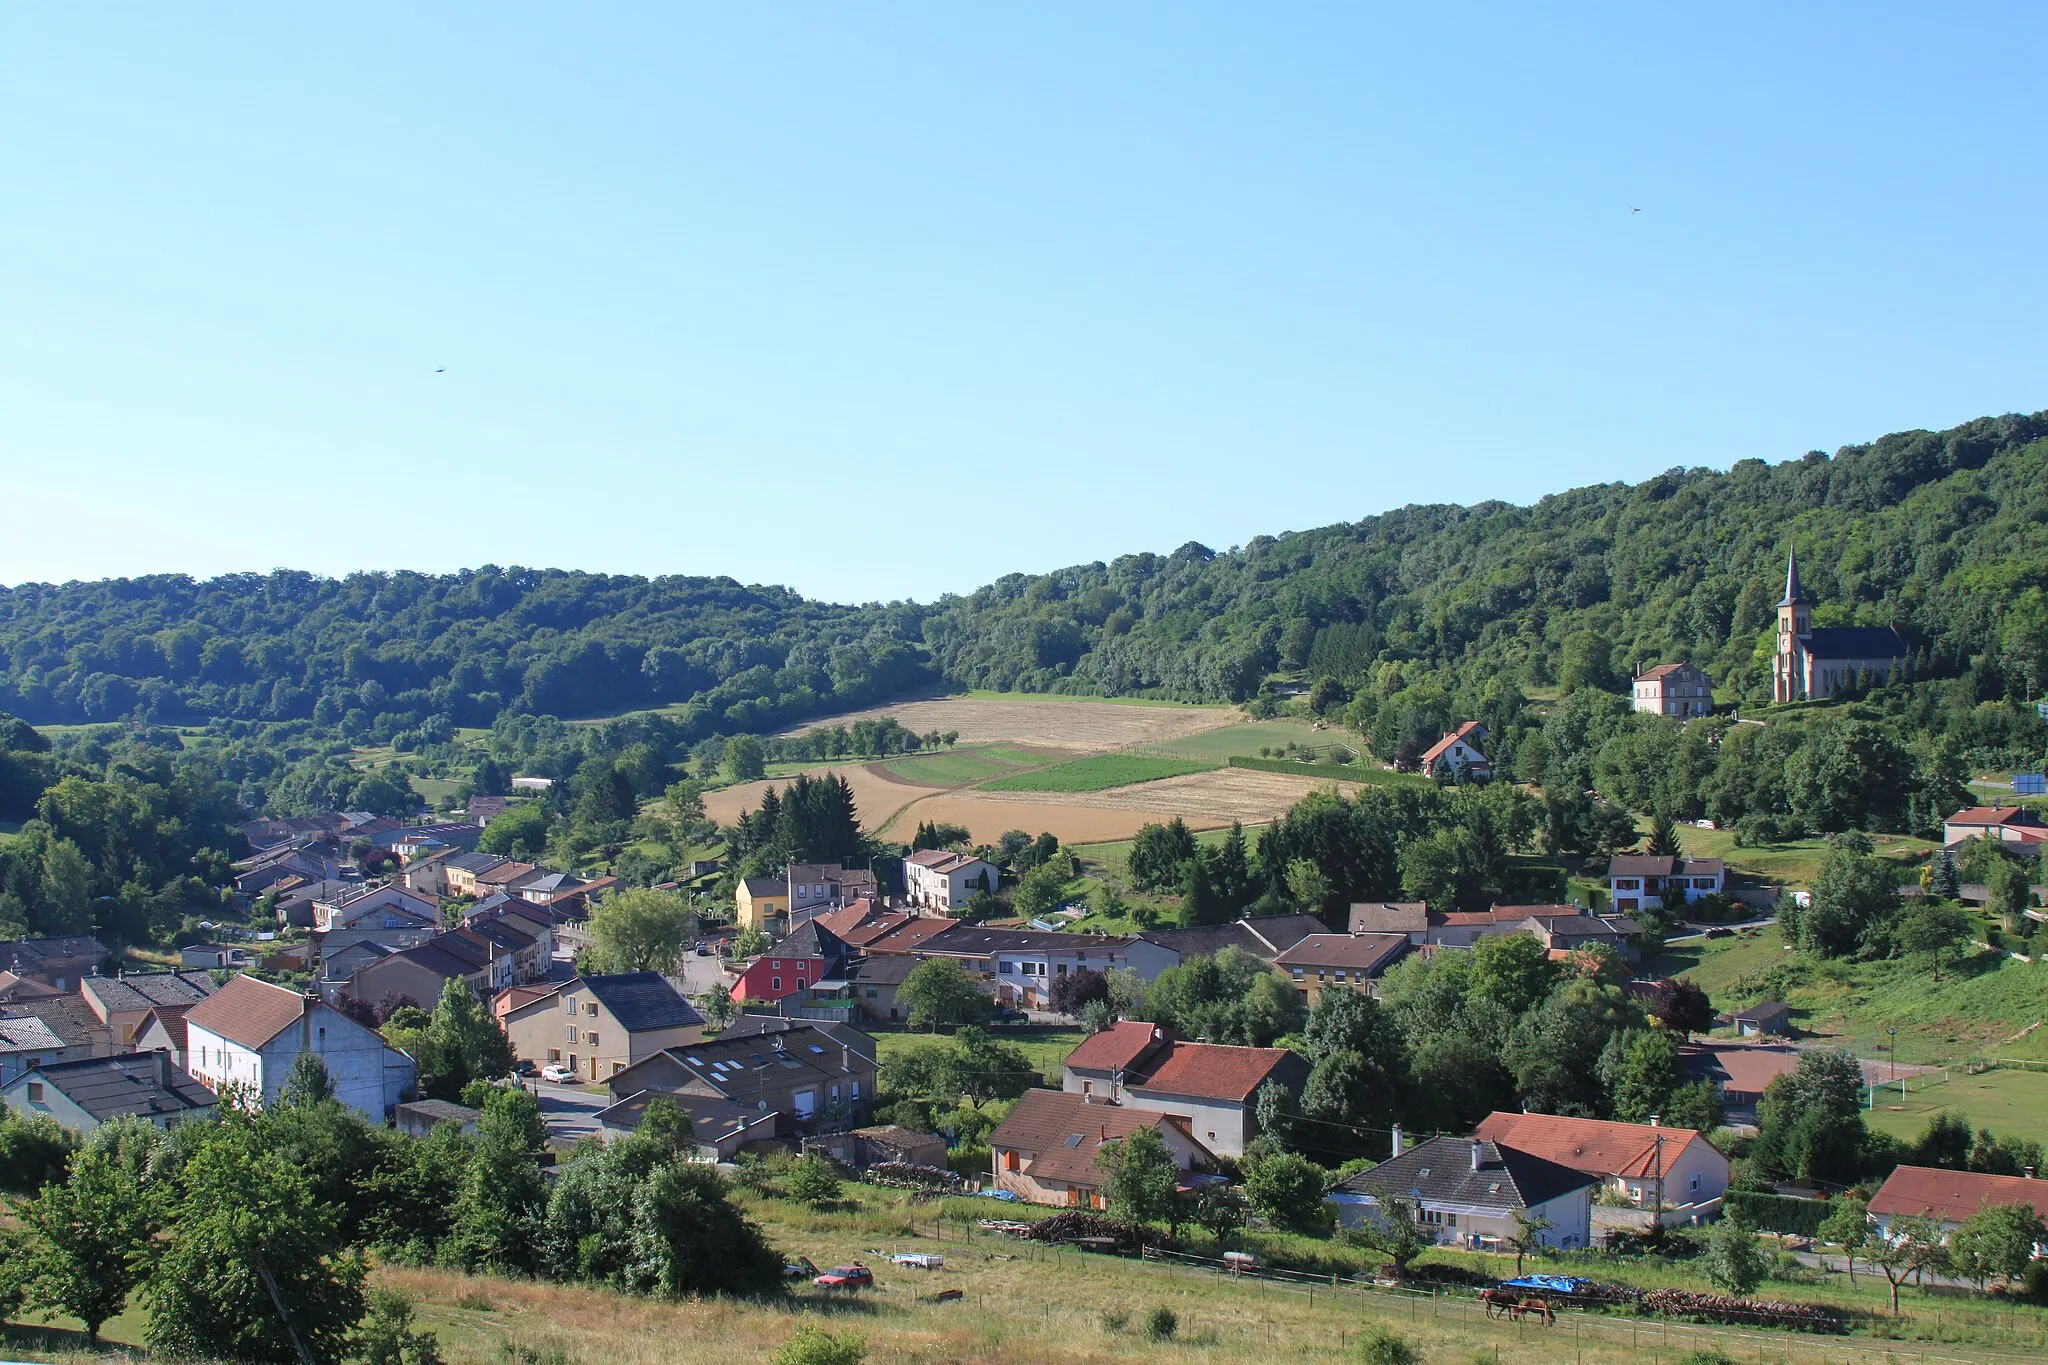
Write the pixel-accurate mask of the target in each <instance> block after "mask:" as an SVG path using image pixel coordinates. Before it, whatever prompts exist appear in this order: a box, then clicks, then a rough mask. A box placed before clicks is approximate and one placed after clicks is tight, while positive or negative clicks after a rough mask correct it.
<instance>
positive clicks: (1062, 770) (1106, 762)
mask: <svg viewBox="0 0 2048 1365" xmlns="http://www.w3.org/2000/svg"><path fill="white" fill-rule="evenodd" d="M1215 766H1216V765H1215V764H1214V763H1200V762H1196V761H1194V760H1192V759H1182V758H1155V757H1152V756H1149V755H1146V754H1098V755H1097V756H1095V757H1094V758H1077V759H1075V760H1073V761H1072V762H1071V763H1060V764H1055V765H1054V766H1053V767H1050V768H1040V769H1038V770H1037V771H1036V772H1028V773H1013V774H1012V775H1010V776H1009V777H999V778H997V779H996V780H995V781H993V782H989V783H985V784H984V785H983V786H982V788H981V790H983V791H991V792H1099V791H1108V790H1109V789H1110V788H1112V787H1129V786H1134V785H1135V784H1137V783H1140V782H1157V781H1158V780H1159V779H1161V778H1163V777H1182V776H1185V775H1186V774H1188V773H1202V772H1208V771H1209V770H1210V769H1212V768H1214V767H1215Z"/></svg>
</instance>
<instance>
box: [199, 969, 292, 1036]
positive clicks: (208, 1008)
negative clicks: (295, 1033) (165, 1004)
mask: <svg viewBox="0 0 2048 1365" xmlns="http://www.w3.org/2000/svg"><path fill="white" fill-rule="evenodd" d="M310 1003H311V1002H309V1001H308V1000H307V999H306V997H305V996H303V995H300V994H299V993H298V992H297V991H292V990H286V989H285V988H284V987H283V986H273V985H271V984H270V983H269V982H267V981H258V980H257V979H256V978H255V977H253V976H237V977H235V978H234V979H233V980H231V981H229V982H228V984H227V985H225V986H222V987H221V988H220V989H219V990H217V991H215V992H214V993H213V994H212V995H209V996H208V997H206V999H204V1000H202V1001H200V1002H199V1003H198V1004H196V1005H194V1006H193V1007H192V1008H191V1009H189V1010H187V1011H186V1012H185V1027H186V1028H187V1029H188V1030H189V1029H193V1028H203V1029H205V1030H206V1031H207V1032H208V1033H212V1034H216V1035H218V1036H219V1037H222V1038H225V1039H227V1040H228V1041H229V1042H231V1043H240V1044H241V1045H242V1046H243V1047H246V1048H261V1047H262V1046H263V1045H264V1044H265V1043H268V1042H269V1041H270V1040H271V1039H272V1038H275V1037H276V1036H277V1035H278V1034H280V1033H282V1032H284V1031H285V1029H286V1028H288V1027H290V1026H291V1025H292V1024H294V1023H296V1022H297V1021H298V1018H299V1016H300V1015H301V1014H303V1013H304V1012H305V1011H306V1009H307V1008H308V1006H309V1004H310Z"/></svg>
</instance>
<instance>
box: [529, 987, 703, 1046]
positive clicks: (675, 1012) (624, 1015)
mask: <svg viewBox="0 0 2048 1365" xmlns="http://www.w3.org/2000/svg"><path fill="white" fill-rule="evenodd" d="M578 979H579V980H580V981H581V982H582V983H583V985H584V986H585V987H586V988H588V989H589V991H590V993H591V994H592V995H594V996H596V997H597V998H598V1000H599V1001H600V1002H601V1003H602V1004H603V1005H604V1007H605V1008H606V1009H607V1010H609V1011H611V1015H612V1018H614V1019H616V1020H618V1021H619V1024H620V1025H621V1026H622V1027H623V1028H625V1029H626V1030H627V1031H628V1032H632V1033H638V1032H640V1031H641V1030H643V1029H663V1028H682V1027H686V1026H688V1025H690V1024H701V1023H703V1022H704V1016H703V1015H701V1014H699V1013H697V1009H696V1006H694V1005H692V1004H691V1003H690V1002H689V1001H687V1000H685V999H683V997H682V994H681V993H680V992H678V991H677V990H676V988H675V987H674V986H671V985H670V984H669V983H668V978H667V977H665V976H663V975H662V974H661V973H660V972H618V973H615V974H613V975H610V976H585V977H580V978H578ZM563 989H565V990H566V989H569V988H568V987H564V988H563Z"/></svg>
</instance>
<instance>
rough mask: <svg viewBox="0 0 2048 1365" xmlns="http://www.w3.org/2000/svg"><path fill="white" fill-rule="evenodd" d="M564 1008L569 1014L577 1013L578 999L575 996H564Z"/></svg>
mask: <svg viewBox="0 0 2048 1365" xmlns="http://www.w3.org/2000/svg"><path fill="white" fill-rule="evenodd" d="M562 1008H563V1009H565V1010H567V1011H568V1012H569V1013H571V1014H574V1013H575V1012H576V997H575V996H573V995H565V996H563V997H562Z"/></svg>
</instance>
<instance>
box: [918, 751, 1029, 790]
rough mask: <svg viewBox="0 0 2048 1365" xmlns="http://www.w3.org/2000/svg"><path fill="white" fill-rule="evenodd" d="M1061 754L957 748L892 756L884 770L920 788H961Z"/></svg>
mask: <svg viewBox="0 0 2048 1365" xmlns="http://www.w3.org/2000/svg"><path fill="white" fill-rule="evenodd" d="M1057 757H1058V755H1056V754H1045V753H1038V752H1035V751H1033V750H1030V749H1019V748H1016V747H1014V746H1012V745H1006V744H991V745H986V746H981V747H976V748H971V749H953V750H950V751H948V752H946V753H938V754H912V755H910V756H908V757H906V758H892V759H890V760H889V761H888V762H887V763H884V764H883V765H882V767H883V769H884V770H885V771H887V772H889V773H892V774H894V775H895V776H897V777H900V778H902V779H903V780H904V781H905V782H910V783H914V784H916V785H917V786H920V787H961V786H965V785H966V784H968V783H969V782H979V781H981V780H982V779H984V778H989V777H1002V776H1004V775H1006V774H1009V773H1014V772H1016V771H1017V770H1018V769H1020V768H1037V767H1042V766H1043V765H1045V764H1047V763H1050V762H1052V761H1053V760H1054V759H1055V758H1057Z"/></svg>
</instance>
